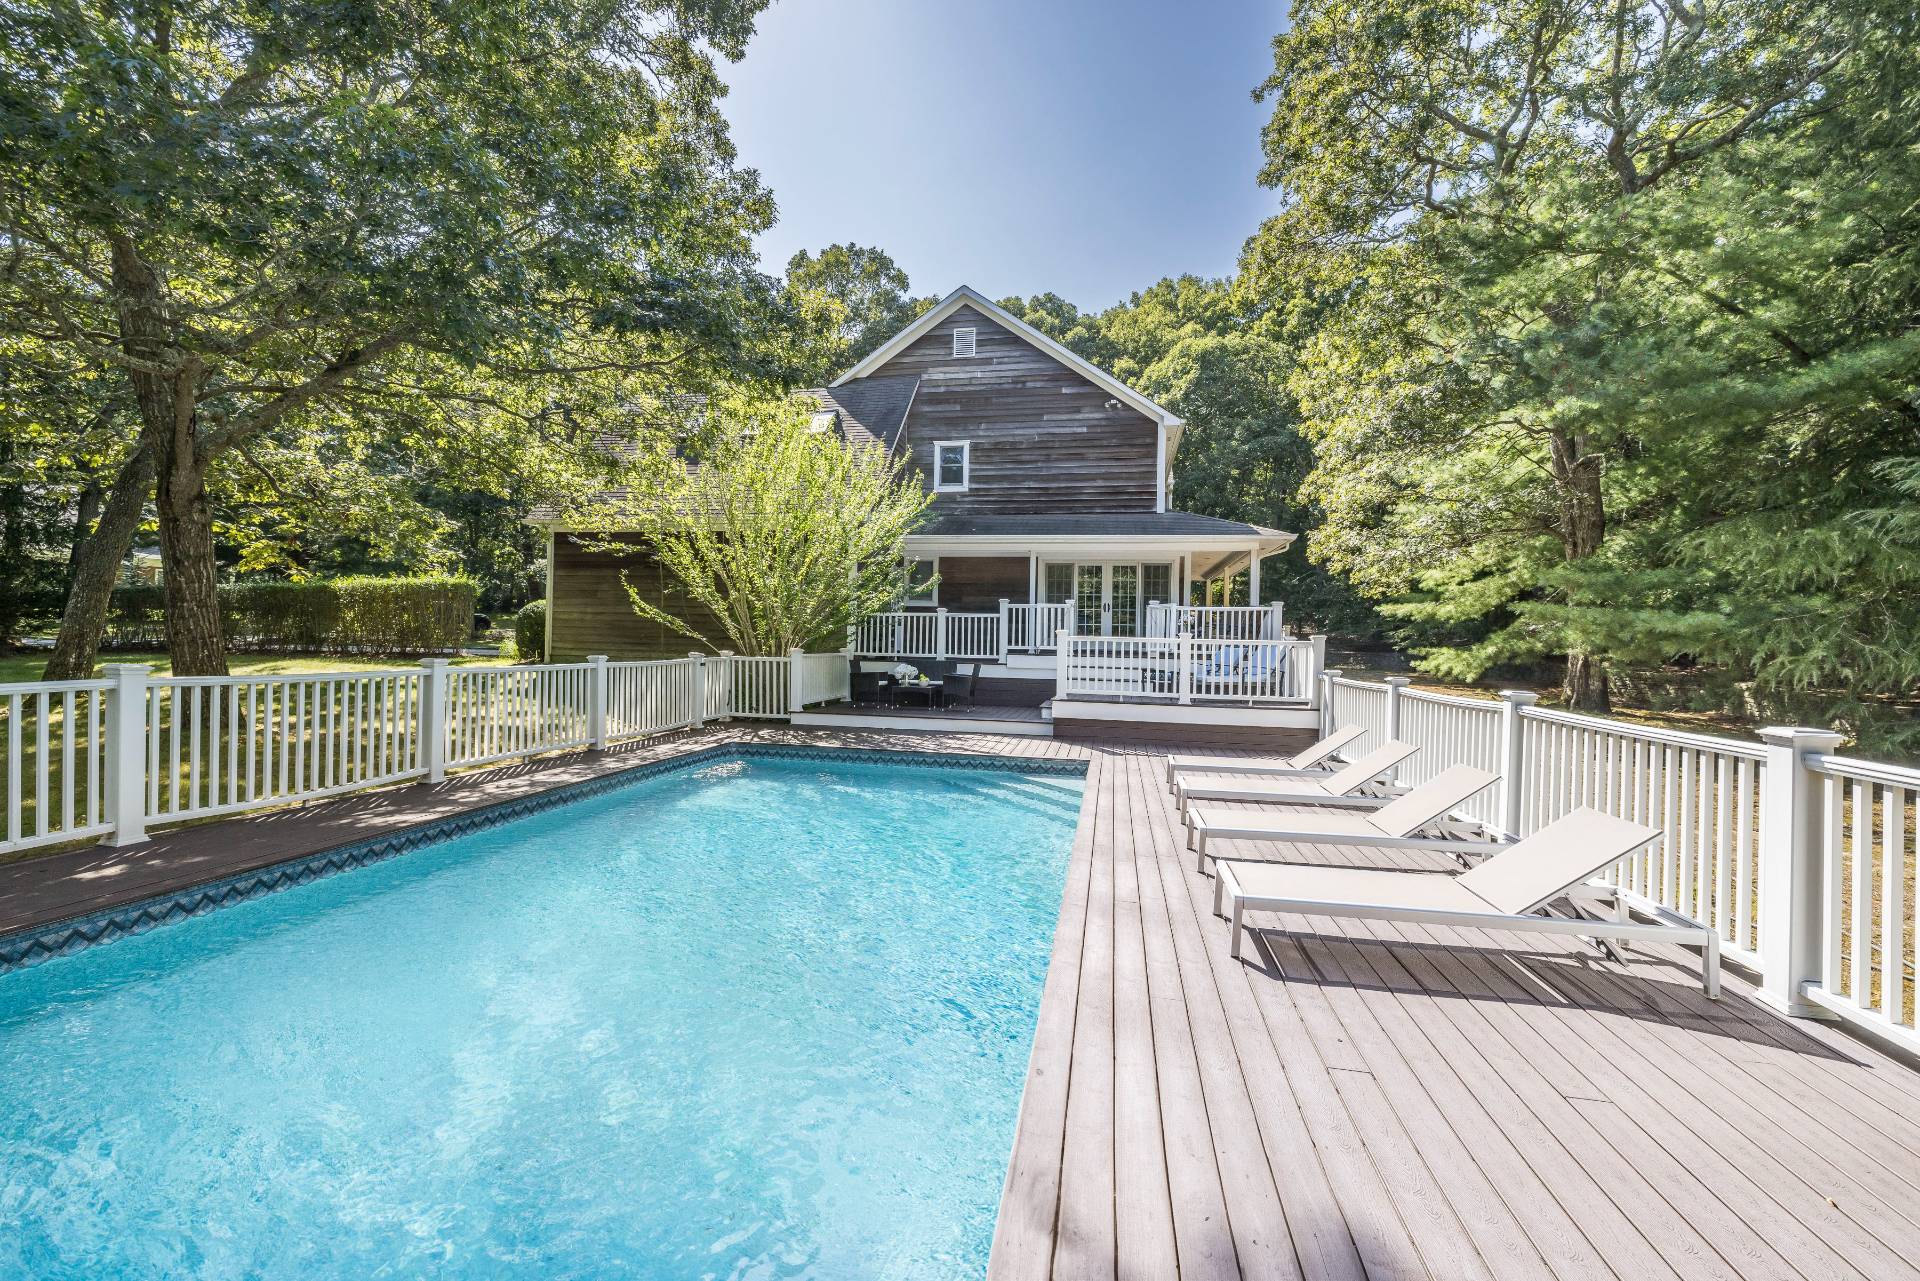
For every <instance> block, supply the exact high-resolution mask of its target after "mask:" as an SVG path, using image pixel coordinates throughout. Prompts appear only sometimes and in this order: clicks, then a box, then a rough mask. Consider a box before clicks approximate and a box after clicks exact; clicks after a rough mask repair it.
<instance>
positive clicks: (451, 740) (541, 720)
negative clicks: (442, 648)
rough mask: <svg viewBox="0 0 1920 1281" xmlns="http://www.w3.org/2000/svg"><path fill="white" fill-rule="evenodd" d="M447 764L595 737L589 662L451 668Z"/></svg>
mask: <svg viewBox="0 0 1920 1281" xmlns="http://www.w3.org/2000/svg"><path fill="white" fill-rule="evenodd" d="M447 676H448V680H447V740H446V741H447V766H448V768H450V769H451V768H456V767H459V766H465V765H484V764H487V763H488V762H490V761H501V760H506V759H508V758H510V757H514V756H531V755H534V754H536V753H539V752H553V751H559V750H560V749H562V748H567V747H579V746H581V745H583V744H586V743H589V742H591V741H592V726H591V725H590V724H589V721H590V720H591V702H592V691H591V689H590V686H589V682H590V681H591V669H590V668H589V666H588V664H586V663H561V664H553V665H550V666H545V667H451V668H448V669H447Z"/></svg>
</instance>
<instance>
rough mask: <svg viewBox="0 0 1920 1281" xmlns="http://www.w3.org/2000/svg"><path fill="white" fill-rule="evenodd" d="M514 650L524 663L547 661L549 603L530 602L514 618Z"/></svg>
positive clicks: (541, 601) (540, 601)
mask: <svg viewBox="0 0 1920 1281" xmlns="http://www.w3.org/2000/svg"><path fill="white" fill-rule="evenodd" d="M513 648H514V650H515V651H516V652H517V653H518V654H519V655H520V661H521V662H523V663H544V662H546V661H547V602H545V601H543V600H535V601H528V602H527V603H526V604H525V605H522V606H521V607H520V612H519V613H517V614H515V615H514V616H513Z"/></svg>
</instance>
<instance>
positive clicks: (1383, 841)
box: [1186, 765, 1507, 872]
mask: <svg viewBox="0 0 1920 1281" xmlns="http://www.w3.org/2000/svg"><path fill="white" fill-rule="evenodd" d="M1497 781H1499V780H1498V778H1497V776H1496V775H1493V774H1489V773H1487V771H1485V770H1483V769H1475V768H1474V767H1473V766H1471V765H1450V766H1448V767H1447V768H1446V769H1443V770H1441V771H1440V772H1439V773H1438V774H1435V775H1434V776H1433V777H1432V778H1430V779H1428V780H1427V781H1426V782H1424V783H1422V784H1420V786H1418V787H1415V788H1412V789H1410V790H1408V791H1406V792H1404V793H1402V794H1401V795H1399V796H1396V797H1394V798H1393V799H1392V800H1390V801H1388V802H1387V803H1386V804H1385V805H1383V806H1381V807H1380V808H1379V809H1377V810H1375V811H1374V812H1373V813H1371V814H1249V813H1246V812H1244V811H1239V810H1221V809H1214V808H1212V807H1211V806H1196V807H1194V808H1193V809H1190V810H1188V811H1187V815H1186V824H1187V848H1188V849H1190V850H1194V851H1196V852H1197V853H1198V854H1199V856H1200V870H1201V871H1203V872H1204V871H1206V870H1207V841H1208V839H1209V838H1215V839H1219V840H1235V841H1306V842H1316V843H1324V844H1328V845H1384V846H1388V847H1390V848H1393V849H1414V850H1440V851H1442V852H1443V853H1447V854H1451V855H1453V856H1454V857H1455V858H1458V859H1459V860H1460V861H1461V862H1463V863H1464V862H1466V861H1467V855H1468V854H1491V853H1496V852H1498V851H1500V850H1503V849H1506V848H1507V847H1506V846H1505V845H1503V844H1501V843H1499V842H1495V841H1474V840H1465V839H1459V838H1456V837H1453V836H1450V835H1448V836H1420V835H1418V833H1420V832H1424V831H1427V830H1429V829H1431V828H1433V827H1434V826H1435V825H1436V824H1444V823H1445V821H1446V818H1447V816H1448V815H1449V814H1451V813H1452V812H1453V811H1454V809H1455V808H1456V807H1458V806H1460V805H1462V804H1464V803H1465V802H1467V801H1468V800H1470V799H1471V798H1472V797H1474V796H1475V795H1476V794H1478V793H1480V792H1484V791H1485V790H1486V789H1487V788H1489V787H1492V786H1493V785H1494V783H1496V782H1497Z"/></svg>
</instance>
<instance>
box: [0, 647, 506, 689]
mask: <svg viewBox="0 0 1920 1281" xmlns="http://www.w3.org/2000/svg"><path fill="white" fill-rule="evenodd" d="M418 661H419V660H418V659H412V658H368V657H364V656H359V655H355V656H352V657H346V656H342V655H335V654H232V655H229V656H228V658H227V666H228V667H229V668H230V669H231V670H232V672H233V674H234V675H235V676H288V675H293V674H296V673H304V672H368V671H389V670H392V669H394V668H400V667H413V666H415V665H416V664H417V663H418ZM100 662H101V664H102V665H103V666H104V665H105V664H107V663H151V664H152V665H153V674H154V675H155V676H165V675H167V673H168V670H169V669H168V667H167V656H166V655H165V654H105V655H102V656H101V659H100ZM509 662H510V660H508V659H504V658H456V659H454V660H453V663H454V666H456V667H502V666H506V665H507V664H508V663H509ZM46 664H47V656H46V654H44V653H42V652H40V651H37V650H36V651H30V652H27V653H23V654H7V655H0V685H5V684H10V683H13V682H16V681H37V680H39V679H40V669H41V668H43V667H45V666H46Z"/></svg>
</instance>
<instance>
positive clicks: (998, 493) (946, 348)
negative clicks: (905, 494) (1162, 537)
mask: <svg viewBox="0 0 1920 1281" xmlns="http://www.w3.org/2000/svg"><path fill="white" fill-rule="evenodd" d="M967 326H971V327H972V328H973V330H974V333H975V340H976V347H975V350H976V352H977V354H976V355H974V356H972V357H971V358H967V357H962V358H958V359H956V358H955V357H954V355H953V331H954V330H955V329H956V328H963V327H967ZM882 370H883V371H884V373H885V374H886V375H887V376H893V375H898V374H915V375H918V376H919V378H920V385H919V389H918V391H916V392H915V394H914V399H913V406H912V408H911V409H909V410H908V411H907V419H906V424H905V426H904V427H903V429H902V433H901V442H902V444H903V445H905V446H906V448H907V450H908V451H909V452H908V455H907V457H908V464H909V465H910V466H911V467H913V468H914V469H915V470H917V471H918V472H919V473H920V476H921V480H922V483H923V484H924V485H926V487H927V488H929V489H931V488H932V487H933V477H932V467H933V444H934V442H935V441H956V440H964V441H969V442H971V447H972V460H971V461H972V466H971V478H970V481H971V483H970V485H969V487H968V489H967V490H966V491H965V492H946V493H942V494H941V495H940V497H939V498H938V500H936V505H935V508H934V510H935V511H936V512H938V513H962V512H967V513H985V512H1034V511H1049V512H1059V511H1097V512H1122V511H1152V510H1153V508H1154V489H1155V486H1154V464H1155V459H1156V457H1157V454H1158V449H1159V428H1158V426H1157V425H1156V424H1154V423H1153V422H1152V421H1151V420H1150V419H1148V418H1147V417H1146V416H1145V415H1143V414H1141V413H1140V412H1139V411H1138V410H1136V409H1133V408H1132V407H1130V406H1128V405H1124V404H1120V403H1119V402H1117V401H1114V402H1113V403H1114V407H1113V408H1108V402H1109V401H1113V397H1112V396H1111V395H1110V394H1109V393H1108V392H1106V391H1105V390H1103V389H1102V388H1100V387H1098V386H1096V385H1094V384H1093V383H1091V382H1089V381H1088V380H1087V379H1086V378H1084V377H1082V376H1081V375H1080V374H1077V373H1075V372H1074V371H1072V370H1070V369H1068V368H1067V367H1066V366H1065V365H1062V364H1061V363H1060V362H1059V361H1057V360H1055V359H1054V358H1053V357H1052V356H1049V355H1047V354H1046V353H1045V352H1043V351H1041V350H1039V349H1038V348H1036V347H1034V346H1033V345H1032V344H1031V343H1029V342H1027V341H1026V339H1024V338H1021V337H1019V336H1017V335H1015V334H1013V333H1011V332H1009V331H1008V330H1007V329H1005V328H1004V327H1002V326H1000V325H998V324H995V323H994V322H993V321H992V320H989V319H988V318H987V317H986V316H983V315H981V314H980V313H979V312H977V311H975V310H974V309H973V308H971V307H962V308H960V309H959V310H958V311H956V312H954V313H953V315H951V316H949V317H947V318H946V319H945V320H943V321H941V322H940V323H939V324H938V325H936V326H934V327H933V328H932V329H931V330H929V331H928V332H927V333H926V334H924V335H922V336H921V337H920V338H919V339H918V340H917V341H915V342H914V343H913V344H911V345H910V346H908V347H907V348H906V350H904V351H902V352H901V353H900V354H899V355H897V356H895V357H894V358H893V359H892V360H890V361H888V362H887V363H886V364H885V365H884V366H882Z"/></svg>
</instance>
